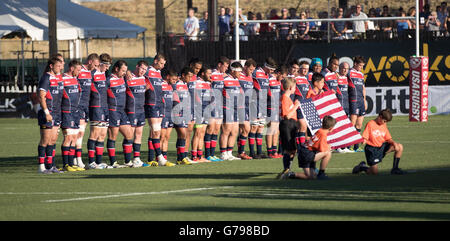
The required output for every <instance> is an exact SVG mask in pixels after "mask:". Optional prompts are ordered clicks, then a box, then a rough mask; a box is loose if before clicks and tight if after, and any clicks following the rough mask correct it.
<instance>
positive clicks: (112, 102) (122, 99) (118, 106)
mask: <svg viewBox="0 0 450 241" xmlns="http://www.w3.org/2000/svg"><path fill="white" fill-rule="evenodd" d="M106 83H107V85H108V90H107V91H108V109H109V110H110V111H118V110H119V111H124V110H125V104H126V91H127V87H126V85H125V80H124V79H123V78H119V77H117V76H116V75H115V74H111V75H110V76H109V77H108V78H107V80H106Z"/></svg>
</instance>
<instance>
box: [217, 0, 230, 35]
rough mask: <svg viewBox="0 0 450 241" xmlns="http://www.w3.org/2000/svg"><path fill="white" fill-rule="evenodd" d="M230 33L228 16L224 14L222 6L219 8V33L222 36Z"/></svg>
mask: <svg viewBox="0 0 450 241" xmlns="http://www.w3.org/2000/svg"><path fill="white" fill-rule="evenodd" d="M229 33H230V16H229V15H227V14H226V10H225V8H224V7H221V8H220V14H219V35H220V36H221V37H223V36H224V35H228V34H229Z"/></svg>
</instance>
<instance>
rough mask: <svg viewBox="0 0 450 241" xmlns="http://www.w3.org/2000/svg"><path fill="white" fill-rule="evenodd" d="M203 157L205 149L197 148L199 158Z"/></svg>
mask: <svg viewBox="0 0 450 241" xmlns="http://www.w3.org/2000/svg"><path fill="white" fill-rule="evenodd" d="M202 157H203V150H202V149H197V158H198V159H202Z"/></svg>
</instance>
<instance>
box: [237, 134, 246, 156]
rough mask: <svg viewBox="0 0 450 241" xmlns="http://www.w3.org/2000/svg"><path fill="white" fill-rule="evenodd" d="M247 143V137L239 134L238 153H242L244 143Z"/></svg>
mask: <svg viewBox="0 0 450 241" xmlns="http://www.w3.org/2000/svg"><path fill="white" fill-rule="evenodd" d="M246 143H247V137H246V136H243V135H239V140H238V153H239V154H242V153H244V152H245V144H246Z"/></svg>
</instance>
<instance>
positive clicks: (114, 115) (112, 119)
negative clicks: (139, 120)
mask: <svg viewBox="0 0 450 241" xmlns="http://www.w3.org/2000/svg"><path fill="white" fill-rule="evenodd" d="M130 124H131V123H130V121H129V120H128V116H127V114H126V113H125V111H123V110H117V111H112V110H110V111H109V126H111V127H119V126H122V125H130Z"/></svg>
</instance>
